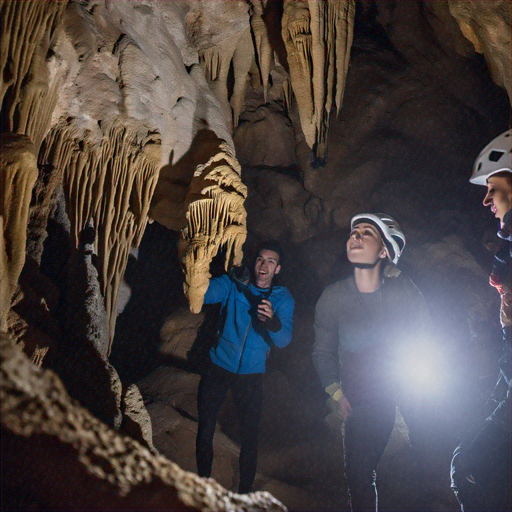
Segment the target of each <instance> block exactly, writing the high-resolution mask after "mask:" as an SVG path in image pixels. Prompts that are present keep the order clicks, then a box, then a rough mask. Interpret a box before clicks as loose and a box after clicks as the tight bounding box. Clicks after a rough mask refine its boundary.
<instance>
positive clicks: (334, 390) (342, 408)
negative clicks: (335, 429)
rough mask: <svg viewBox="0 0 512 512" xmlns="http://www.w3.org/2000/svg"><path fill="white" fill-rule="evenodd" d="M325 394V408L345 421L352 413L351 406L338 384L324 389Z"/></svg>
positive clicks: (334, 383)
mask: <svg viewBox="0 0 512 512" xmlns="http://www.w3.org/2000/svg"><path fill="white" fill-rule="evenodd" d="M325 392H326V393H327V394H328V395H329V398H328V399H327V406H328V407H329V408H330V409H331V410H332V411H333V412H334V413H336V414H337V415H338V414H339V416H340V417H341V419H342V421H345V420H346V419H347V418H348V417H349V416H350V413H351V412H352V406H351V405H350V402H349V401H348V399H347V397H346V396H345V395H344V394H343V390H342V389H341V385H340V384H339V382H333V383H332V384H330V385H329V386H327V387H326V388H325Z"/></svg>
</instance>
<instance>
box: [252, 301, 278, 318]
mask: <svg viewBox="0 0 512 512" xmlns="http://www.w3.org/2000/svg"><path fill="white" fill-rule="evenodd" d="M256 314H257V317H258V320H259V321H260V322H266V321H267V320H272V318H274V308H273V307H272V303H271V302H270V301H269V300H268V299H262V300H261V301H260V303H259V304H258V310H257V313H256Z"/></svg>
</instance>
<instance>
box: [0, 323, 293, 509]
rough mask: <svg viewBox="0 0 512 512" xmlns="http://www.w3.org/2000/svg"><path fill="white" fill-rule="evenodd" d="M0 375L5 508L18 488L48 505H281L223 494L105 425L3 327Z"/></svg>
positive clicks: (262, 496)
mask: <svg viewBox="0 0 512 512" xmlns="http://www.w3.org/2000/svg"><path fill="white" fill-rule="evenodd" d="M1 378H2V388H1V404H2V405H1V412H2V415H1V416H2V442H3V457H2V466H3V471H4V480H3V499H4V503H6V502H8V504H9V505H10V507H13V508H18V505H19V503H18V502H17V501H16V493H19V495H20V498H21V496H23V495H26V494H28V495H29V500H30V506H32V507H33V506H39V507H41V508H46V509H51V510H64V509H65V510H83V509H84V508H86V509H94V510H111V509H112V508H122V509H123V510H141V509H144V510H167V509H172V510H275V511H277V510H286V508H285V507H284V506H283V505H281V504H280V503H279V502H278V501H277V500H275V499H274V498H272V497H271V496H270V495H269V494H268V493H256V494H254V495H249V496H240V495H235V494H233V493H229V492H227V491H226V490H225V489H223V488H222V487H221V486H220V485H219V484H217V483H215V482H213V481H211V480H210V481H208V480H205V479H201V478H199V477H197V476H196V475H193V474H192V473H188V472H186V471H183V470H182V469H180V468H179V467H178V466H177V465H176V464H174V463H172V462H170V461H169V460H167V459H165V458H164V457H162V456H160V455H153V454H151V452H150V451H149V450H148V449H147V448H144V447H143V446H141V445H140V444H138V443H137V442H136V441H134V440H132V439H130V438H129V437H125V436H121V435H120V434H118V433H116V432H115V431H113V430H111V429H109V428H108V427H107V426H106V425H105V424H104V423H102V422H101V421H99V420H98V419H96V418H95V417H93V416H91V414H90V413H89V412H88V411H86V410H85V409H83V408H81V407H80V406H79V405H78V404H76V402H74V401H73V400H71V399H70V397H69V396H68V395H67V393H66V391H65V389H64V387H63V386H62V383H61V382H60V381H59V379H58V378H57V377H56V376H55V375H54V374H53V373H52V372H50V371H48V370H41V369H37V368H36V367H35V366H33V365H32V364H31V363H30V362H29V361H28V359H27V358H26V357H25V356H24V355H23V354H22V353H21V352H20V351H19V349H18V348H16V347H15V346H14V345H13V344H12V342H11V341H10V340H9V339H8V336H7V335H6V334H5V333H2V350H1ZM84 490H85V491H84ZM24 505H25V506H26V505H27V503H26V502H25V503H24Z"/></svg>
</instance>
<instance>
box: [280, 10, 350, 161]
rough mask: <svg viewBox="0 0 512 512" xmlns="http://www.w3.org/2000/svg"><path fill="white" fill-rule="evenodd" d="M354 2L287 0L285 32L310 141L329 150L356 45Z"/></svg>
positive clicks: (320, 150) (321, 149)
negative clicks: (332, 122) (332, 120)
mask: <svg viewBox="0 0 512 512" xmlns="http://www.w3.org/2000/svg"><path fill="white" fill-rule="evenodd" d="M354 14H355V3H354V1H353V0H326V1H323V0H308V1H307V2H306V1H295V0H285V3H284V12H283V24H282V26H283V29H282V35H283V40H284V42H285V46H286V51H287V57H288V64H289V66H290V75H291V81H292V86H293V91H294V93H295V97H296V99H297V104H298V107H299V115H300V120H301V125H302V131H303V132H304V136H305V138H306V142H307V144H308V145H309V147H310V148H312V149H313V150H314V152H315V154H316V156H317V157H318V158H324V157H325V154H326V149H327V148H326V142H327V129H328V126H329V118H330V115H331V111H332V108H333V107H336V109H337V111H338V112H339V110H340V108H341V104H342V101H343V91H344V87H345V79H346V74H347V70H348V63H349V55H350V48H351V46H352V38H353V26H354Z"/></svg>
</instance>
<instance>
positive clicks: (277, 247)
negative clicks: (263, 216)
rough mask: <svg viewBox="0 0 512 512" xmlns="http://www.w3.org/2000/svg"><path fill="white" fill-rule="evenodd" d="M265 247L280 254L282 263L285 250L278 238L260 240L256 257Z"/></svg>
mask: <svg viewBox="0 0 512 512" xmlns="http://www.w3.org/2000/svg"><path fill="white" fill-rule="evenodd" d="M265 249H266V250H267V251H274V252H275V253H277V254H278V256H279V264H280V265H282V263H283V260H284V251H283V248H282V247H281V244H280V243H279V242H278V241H277V240H264V241H263V242H260V243H259V244H258V247H257V248H256V252H255V258H257V257H258V255H259V254H260V252H261V251H263V250H265Z"/></svg>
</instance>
